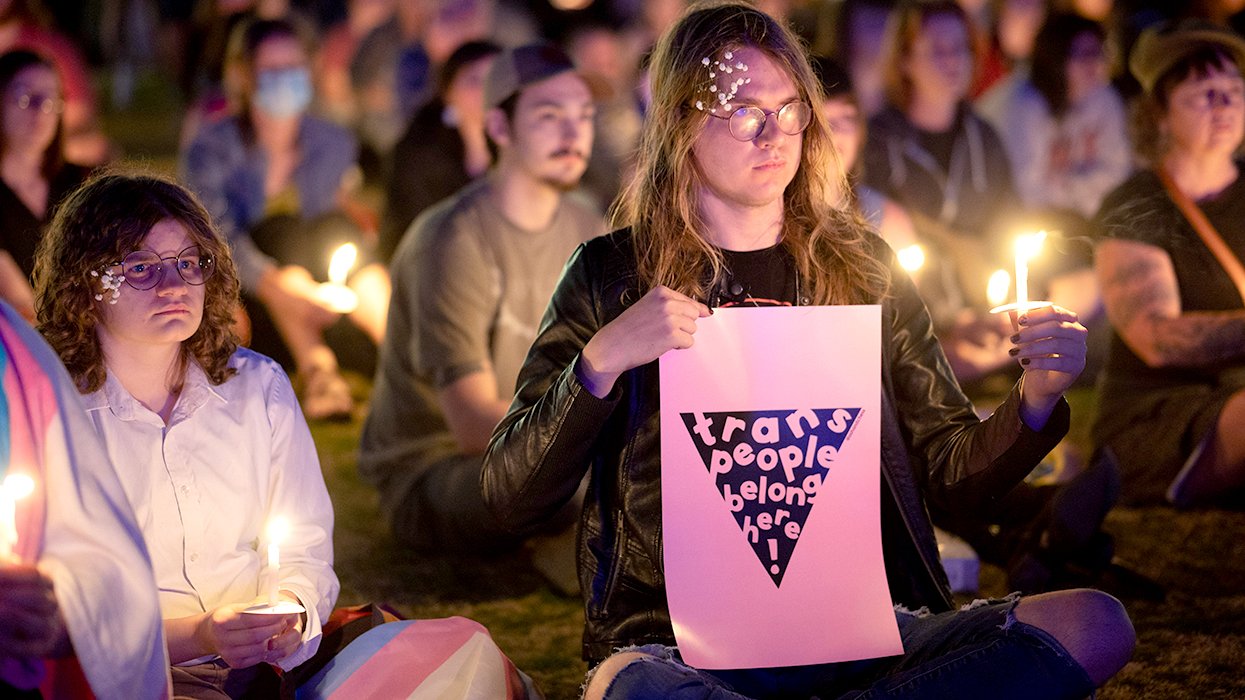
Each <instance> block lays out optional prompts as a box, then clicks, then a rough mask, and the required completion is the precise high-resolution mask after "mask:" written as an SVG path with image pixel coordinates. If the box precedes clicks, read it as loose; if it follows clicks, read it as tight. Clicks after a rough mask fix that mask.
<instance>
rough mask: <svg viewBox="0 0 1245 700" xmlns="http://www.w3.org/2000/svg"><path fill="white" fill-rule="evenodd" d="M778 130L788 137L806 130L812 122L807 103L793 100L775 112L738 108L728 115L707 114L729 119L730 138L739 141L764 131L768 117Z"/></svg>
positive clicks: (751, 138)
mask: <svg viewBox="0 0 1245 700" xmlns="http://www.w3.org/2000/svg"><path fill="white" fill-rule="evenodd" d="M771 114H772V115H774V122H775V123H776V124H778V129H779V131H781V132H782V133H784V134H787V135H788V136H795V135H796V134H799V133H802V132H803V131H804V130H805V129H807V128H808V125H809V123H811V122H812V121H813V108H812V107H810V106H809V104H808V103H807V102H803V101H801V100H795V101H792V102H788V103H787V104H785V105H783V106H781V107H779V108H778V109H777V110H775V111H772V112H771V111H769V110H764V109H761V108H760V107H756V106H748V107H739V108H737V109H736V110H735V111H734V112H731V113H730V114H729V115H721V114H715V113H713V112H710V113H709V116H711V117H717V118H718V119H729V120H730V123H729V124H728V126H729V128H730V130H731V136H734V137H735V138H736V139H737V140H739V141H752V140H754V139H756V138H757V137H759V136H760V135H761V134H762V133H763V132H764V131H765V125H766V123H767V122H768V121H769V117H770V115H771Z"/></svg>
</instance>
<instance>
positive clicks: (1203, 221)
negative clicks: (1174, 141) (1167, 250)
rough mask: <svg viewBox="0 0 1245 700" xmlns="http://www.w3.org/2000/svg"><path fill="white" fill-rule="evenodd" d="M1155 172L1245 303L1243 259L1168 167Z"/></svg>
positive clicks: (1244, 268)
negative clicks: (1185, 191)
mask: <svg viewBox="0 0 1245 700" xmlns="http://www.w3.org/2000/svg"><path fill="white" fill-rule="evenodd" d="M1155 173H1156V174H1157V175H1158V176H1159V180H1161V181H1162V183H1163V187H1164V188H1166V189H1167V196H1168V197H1171V200H1172V202H1173V203H1174V204H1175V205H1176V208H1177V209H1179V210H1180V213H1181V214H1184V218H1185V219H1187V220H1188V222H1189V224H1191V225H1192V226H1193V230H1194V231H1197V235H1198V237H1200V238H1201V239H1202V243H1204V244H1206V247H1207V248H1208V249H1210V252H1211V254H1212V255H1214V256H1215V259H1216V260H1218V261H1219V264H1220V265H1221V266H1222V267H1223V269H1224V271H1225V272H1227V273H1228V277H1231V278H1232V284H1234V285H1235V286H1236V291H1237V293H1238V294H1240V295H1241V301H1242V303H1245V267H1242V266H1241V261H1240V260H1239V259H1237V257H1236V255H1235V254H1234V253H1233V252H1232V249H1231V248H1229V247H1228V244H1227V243H1224V242H1223V238H1222V237H1221V236H1220V235H1219V232H1218V231H1216V230H1215V227H1214V225H1213V224H1211V223H1210V219H1207V218H1206V214H1204V213H1203V212H1202V209H1201V207H1199V206H1198V205H1197V204H1196V203H1195V202H1194V201H1193V200H1192V199H1189V195H1187V194H1185V193H1184V192H1182V191H1181V190H1180V188H1179V187H1177V186H1176V181H1175V180H1173V179H1172V177H1171V175H1170V174H1169V173H1168V172H1167V169H1166V168H1163V167H1162V166H1160V167H1158V168H1155Z"/></svg>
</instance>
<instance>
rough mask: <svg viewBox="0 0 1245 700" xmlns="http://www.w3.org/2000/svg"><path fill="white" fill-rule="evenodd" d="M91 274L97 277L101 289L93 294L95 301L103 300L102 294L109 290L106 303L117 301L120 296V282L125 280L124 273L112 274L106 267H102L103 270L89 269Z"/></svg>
mask: <svg viewBox="0 0 1245 700" xmlns="http://www.w3.org/2000/svg"><path fill="white" fill-rule="evenodd" d="M91 276H92V277H98V278H99V286H100V287H101V288H102V290H103V291H102V292H101V293H99V294H96V295H95V301H103V300H104V295H105V294H108V293H109V292H111V295H109V297H108V303H109V304H115V303H117V299H118V298H120V297H121V283H122V282H124V281H125V275H114V274H112V273H111V272H109V271H108V268H104V271H103V272H100V271H99V270H91Z"/></svg>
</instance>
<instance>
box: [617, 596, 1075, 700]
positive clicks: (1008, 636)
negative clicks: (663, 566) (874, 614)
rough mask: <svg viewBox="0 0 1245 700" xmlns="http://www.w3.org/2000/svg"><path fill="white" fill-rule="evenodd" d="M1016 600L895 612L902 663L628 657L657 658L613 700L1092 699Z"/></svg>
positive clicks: (1066, 658)
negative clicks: (714, 665) (704, 665)
mask: <svg viewBox="0 0 1245 700" xmlns="http://www.w3.org/2000/svg"><path fill="white" fill-rule="evenodd" d="M1016 600H1017V599H1016V598H1015V597H1009V598H1007V599H1003V600H992V601H975V602H974V603H972V604H970V605H966V606H964V608H962V609H960V610H957V611H952V612H946V613H941V614H938V615H932V614H929V613H928V612H927V611H925V610H918V611H916V612H910V611H908V610H904V609H902V608H897V609H896V611H895V618H896V620H897V622H898V623H899V635H900V637H901V638H902V639H903V646H904V654H903V655H901V656H890V657H885V658H881V659H867V660H863V661H851V662H841V663H833V664H822V665H817V666H790V667H785V668H766V669H741V670H728V671H705V670H699V669H694V668H691V667H689V666H687V665H685V664H684V663H683V662H682V659H681V658H680V657H679V652H678V650H677V649H675V648H673V647H667V646H663V645H660V644H649V645H646V646H642V647H635V648H633V649H628V650H626V651H639V652H643V653H645V654H649V655H650V656H651V657H652V658H648V657H645V658H643V659H641V660H639V661H634V662H632V663H631V664H628V665H627V666H625V667H624V668H623V669H622V670H621V671H619V672H618V674H617V675H616V676H615V678H614V680H613V682H612V683H611V684H610V686H609V688H608V690H607V691H606V694H605V697H606V698H607V700H621V699H623V698H632V699H636V700H649V699H650V698H651V699H654V700H656V699H657V698H670V699H672V700H746V699H753V700H769V699H771V698H784V699H794V698H800V699H803V698H820V699H822V700H829V699H830V698H838V699H842V700H858V699H865V698H920V699H921V700H926V699H930V698H957V699H960V698H1008V700H1027V699H1030V698H1032V699H1033V700H1038V699H1041V700H1050V699H1052V698H1068V699H1070V700H1071V699H1074V698H1084V697H1087V696H1089V695H1091V694H1092V693H1093V691H1094V686H1093V683H1092V682H1091V681H1090V679H1089V676H1087V675H1086V674H1085V671H1084V670H1083V669H1082V668H1081V667H1080V665H1079V664H1077V663H1076V661H1075V660H1074V659H1073V658H1072V657H1071V656H1070V655H1069V654H1068V652H1067V651H1066V650H1065V649H1064V648H1063V647H1062V646H1061V645H1060V644H1059V643H1058V642H1057V641H1055V640H1054V638H1052V637H1051V636H1050V635H1049V634H1047V633H1046V632H1044V631H1043V630H1040V629H1038V628H1036V627H1032V626H1030V625H1027V624H1025V623H1023V622H1020V621H1019V620H1017V619H1016V616H1015V613H1014V610H1015V607H1016Z"/></svg>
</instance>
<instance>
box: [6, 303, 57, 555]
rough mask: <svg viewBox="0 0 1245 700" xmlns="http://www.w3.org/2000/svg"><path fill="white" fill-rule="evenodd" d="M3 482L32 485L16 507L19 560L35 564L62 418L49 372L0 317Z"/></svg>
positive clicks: (17, 552)
mask: <svg viewBox="0 0 1245 700" xmlns="http://www.w3.org/2000/svg"><path fill="white" fill-rule="evenodd" d="M0 383H3V385H4V391H3V393H2V395H0V481H3V480H4V478H5V477H7V476H9V475H10V474H24V475H26V476H28V477H30V478H31V480H32V481H33V482H34V485H35V490H34V493H32V494H30V495H29V496H27V497H26V498H23V499H21V500H19V501H17V503H16V518H15V524H16V525H17V532H18V538H17V545H16V547H15V548H14V552H13V553H14V555H15V557H16V559H17V561H19V562H22V563H25V564H34V563H35V561H36V560H37V559H38V557H39V551H40V548H41V546H42V542H43V522H44V506H45V496H44V491H43V489H44V485H45V483H46V479H44V478H42V477H43V471H42V466H43V464H44V453H45V452H46V451H47V447H48V444H47V441H48V439H49V437H50V436H51V437H54V438H56V439H61V440H63V439H64V438H63V433H61V431H59V430H57V431H52V430H50V428H51V426H52V423H53V421H58V420H59V413H58V411H59V407H58V405H57V403H56V389H55V387H54V386H53V384H52V380H51V378H49V377H48V371H47V370H46V369H45V368H44V367H43V366H42V365H40V364H39V361H38V359H36V358H35V356H34V355H32V354H31V352H30V350H29V349H28V348H27V347H26V344H25V343H24V342H23V341H22V340H21V338H20V337H18V335H17V331H16V329H15V328H14V327H13V326H12V325H11V324H10V323H9V322H8V319H5V318H3V317H0Z"/></svg>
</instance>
